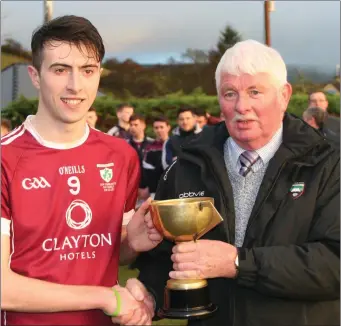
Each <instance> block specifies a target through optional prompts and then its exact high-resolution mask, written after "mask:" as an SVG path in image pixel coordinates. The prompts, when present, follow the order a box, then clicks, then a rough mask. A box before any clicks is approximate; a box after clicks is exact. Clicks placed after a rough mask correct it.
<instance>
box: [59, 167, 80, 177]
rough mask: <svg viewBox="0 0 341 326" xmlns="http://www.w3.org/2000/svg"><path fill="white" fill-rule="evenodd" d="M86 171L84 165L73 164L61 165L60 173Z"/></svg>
mask: <svg viewBox="0 0 341 326" xmlns="http://www.w3.org/2000/svg"><path fill="white" fill-rule="evenodd" d="M82 173H85V167H84V165H71V166H61V167H60V168H59V174H60V175H64V174H82Z"/></svg>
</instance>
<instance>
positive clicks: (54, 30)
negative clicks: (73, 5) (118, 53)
mask: <svg viewBox="0 0 341 326" xmlns="http://www.w3.org/2000/svg"><path fill="white" fill-rule="evenodd" d="M60 42H70V44H74V45H76V46H77V47H78V49H79V50H80V51H82V45H83V46H84V45H85V46H86V48H87V50H88V51H89V53H91V54H92V55H93V56H94V58H96V59H97V61H99V62H101V61H102V59H103V57H104V54H105V48H104V45H103V40H102V37H101V35H100V34H99V33H98V30H97V29H96V27H95V26H94V25H92V24H91V22H90V21H89V20H87V19H86V18H84V17H78V16H73V15H68V16H62V17H58V18H55V19H53V20H51V21H49V22H48V23H45V24H44V25H43V26H41V27H40V28H38V29H37V30H36V31H34V33H33V36H32V40H31V50H32V64H33V66H34V67H35V68H36V69H37V70H38V71H40V68H41V63H42V61H43V58H42V56H43V49H44V47H45V46H46V45H49V46H52V47H53V46H56V45H57V44H59V43H60Z"/></svg>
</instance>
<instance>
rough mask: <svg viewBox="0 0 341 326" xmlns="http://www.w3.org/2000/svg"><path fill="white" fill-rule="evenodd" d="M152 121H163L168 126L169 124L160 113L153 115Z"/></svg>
mask: <svg viewBox="0 0 341 326" xmlns="http://www.w3.org/2000/svg"><path fill="white" fill-rule="evenodd" d="M154 122H165V123H166V124H167V125H168V126H169V125H170V123H169V120H168V119H167V118H166V117H164V116H162V115H160V116H158V117H155V118H154V119H153V123H154Z"/></svg>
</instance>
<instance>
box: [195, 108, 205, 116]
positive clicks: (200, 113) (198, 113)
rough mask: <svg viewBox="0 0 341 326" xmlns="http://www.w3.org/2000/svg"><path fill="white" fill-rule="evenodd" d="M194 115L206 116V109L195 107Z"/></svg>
mask: <svg viewBox="0 0 341 326" xmlns="http://www.w3.org/2000/svg"><path fill="white" fill-rule="evenodd" d="M195 115H196V116H198V117H205V118H207V114H206V110H204V109H202V108H197V109H195Z"/></svg>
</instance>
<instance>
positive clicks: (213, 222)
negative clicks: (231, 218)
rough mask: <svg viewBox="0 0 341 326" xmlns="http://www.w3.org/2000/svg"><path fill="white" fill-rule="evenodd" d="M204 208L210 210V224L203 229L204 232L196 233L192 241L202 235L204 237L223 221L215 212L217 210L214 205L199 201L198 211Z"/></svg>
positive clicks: (209, 202) (210, 202)
mask: <svg viewBox="0 0 341 326" xmlns="http://www.w3.org/2000/svg"><path fill="white" fill-rule="evenodd" d="M204 207H207V208H209V209H211V210H212V219H211V222H210V224H209V225H208V226H207V228H205V230H203V231H201V232H199V233H197V234H196V235H195V236H194V241H196V240H198V239H200V238H201V237H202V236H203V235H205V234H206V233H207V232H209V231H211V230H212V229H213V228H214V227H216V226H217V225H218V224H220V223H221V222H222V221H223V218H222V216H221V215H220V213H219V212H218V211H217V209H216V208H215V207H214V204H213V202H212V201H201V202H200V203H199V209H200V210H202V209H203V208H204Z"/></svg>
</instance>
